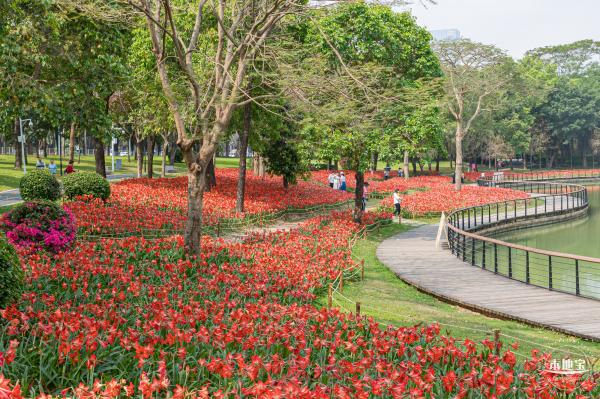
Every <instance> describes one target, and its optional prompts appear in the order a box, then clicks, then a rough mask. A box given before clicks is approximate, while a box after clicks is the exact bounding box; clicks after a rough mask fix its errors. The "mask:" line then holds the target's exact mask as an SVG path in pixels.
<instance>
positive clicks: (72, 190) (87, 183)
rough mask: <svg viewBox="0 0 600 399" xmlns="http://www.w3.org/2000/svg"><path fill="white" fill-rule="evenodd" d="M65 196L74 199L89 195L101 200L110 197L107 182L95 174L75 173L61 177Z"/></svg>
mask: <svg viewBox="0 0 600 399" xmlns="http://www.w3.org/2000/svg"><path fill="white" fill-rule="evenodd" d="M63 187H64V190H65V196H66V197H67V198H70V199H74V198H75V197H78V196H80V195H91V196H93V197H96V198H101V199H103V200H106V199H108V197H109V196H110V184H109V183H108V180H106V179H105V178H103V177H102V176H100V175H99V174H97V173H95V172H75V173H71V174H68V175H66V176H65V177H63Z"/></svg>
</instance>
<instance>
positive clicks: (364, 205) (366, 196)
mask: <svg viewBox="0 0 600 399" xmlns="http://www.w3.org/2000/svg"><path fill="white" fill-rule="evenodd" d="M368 200H369V183H368V182H365V183H364V184H363V196H362V211H363V212H364V211H366V210H367V201H368Z"/></svg>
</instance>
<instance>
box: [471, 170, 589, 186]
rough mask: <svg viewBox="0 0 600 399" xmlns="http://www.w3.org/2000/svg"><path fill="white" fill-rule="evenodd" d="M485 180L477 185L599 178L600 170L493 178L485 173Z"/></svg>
mask: <svg viewBox="0 0 600 399" xmlns="http://www.w3.org/2000/svg"><path fill="white" fill-rule="evenodd" d="M485 176H486V177H485V178H482V179H479V180H478V181H477V183H478V184H480V185H482V183H484V184H483V185H487V184H485V183H486V182H491V181H493V182H501V181H505V180H507V181H513V182H514V181H545V180H561V179H569V180H573V179H590V178H600V169H567V170H552V171H547V172H526V173H523V172H500V173H497V174H495V175H494V176H493V175H492V174H490V172H487V173H486V174H485Z"/></svg>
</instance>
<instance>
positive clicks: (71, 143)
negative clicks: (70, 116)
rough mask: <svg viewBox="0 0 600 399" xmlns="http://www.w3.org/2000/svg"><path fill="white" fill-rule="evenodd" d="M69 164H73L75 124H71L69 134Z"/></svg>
mask: <svg viewBox="0 0 600 399" xmlns="http://www.w3.org/2000/svg"><path fill="white" fill-rule="evenodd" d="M69 162H75V122H71V132H70V133H69Z"/></svg>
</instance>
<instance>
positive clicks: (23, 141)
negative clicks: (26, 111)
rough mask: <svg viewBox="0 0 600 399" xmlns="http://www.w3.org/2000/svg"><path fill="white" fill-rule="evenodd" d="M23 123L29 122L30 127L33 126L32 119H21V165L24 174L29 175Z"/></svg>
mask: <svg viewBox="0 0 600 399" xmlns="http://www.w3.org/2000/svg"><path fill="white" fill-rule="evenodd" d="M23 122H29V127H31V126H33V122H32V121H31V119H21V118H20V117H19V131H20V132H21V135H20V136H19V141H20V142H21V163H22V164H23V174H26V173H27V162H25V135H24V134H23Z"/></svg>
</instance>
